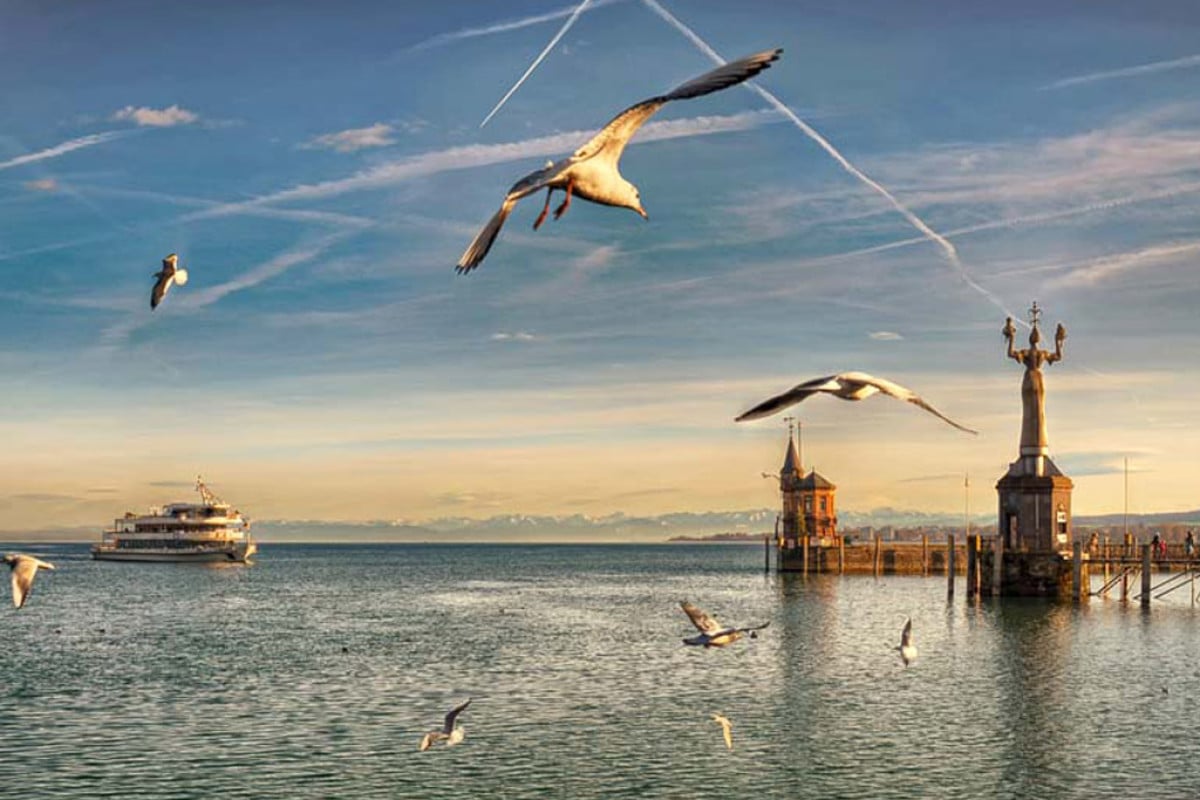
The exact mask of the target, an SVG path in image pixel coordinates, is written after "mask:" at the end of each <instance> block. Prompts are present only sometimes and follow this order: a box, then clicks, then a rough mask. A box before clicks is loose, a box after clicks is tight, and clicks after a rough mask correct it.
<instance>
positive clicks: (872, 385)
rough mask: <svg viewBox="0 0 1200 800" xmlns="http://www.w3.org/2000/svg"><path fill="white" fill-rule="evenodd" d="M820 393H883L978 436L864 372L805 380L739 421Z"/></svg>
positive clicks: (854, 395)
mask: <svg viewBox="0 0 1200 800" xmlns="http://www.w3.org/2000/svg"><path fill="white" fill-rule="evenodd" d="M819 392H826V393H828V394H831V395H833V396H834V397H840V398H842V399H843V400H863V399H865V398H867V397H870V396H871V395H873V394H879V393H880V392H882V393H883V394H886V395H889V396H891V397H895V398H896V399H897V400H906V401H908V402H910V403H912V404H913V405H915V406H920V407H921V408H923V409H925V410H926V411H928V412H929V413H930V414H933V415H934V416H935V417H937V418H938V419H941V420H942V421H944V422H948V423H950V424H951V425H953V426H954V427H956V428H958V429H959V430H960V431H966V432H967V433H978V431H973V430H971V429H970V428H967V427H964V426H962V425H959V424H958V423H957V422H955V421H954V420H952V419H950V418H949V417H947V416H946V415H945V414H943V413H942V412H940V411H938V410H937V409H936V408H934V407H933V406H931V405H929V403H926V402H925V401H924V400H922V399H921V397H920V396H919V395H918V394H917V393H916V392H914V391H913V390H911V389H906V388H904V387H903V386H901V385H900V384H898V383H892V382H891V381H889V380H885V379H884V378H876V377H875V376H874V375H868V374H867V373H865V372H843V373H841V374H840V375H826V376H825V377H824V378H813V379H812V380H811V381H805V382H804V383H801V384H799V385H797V386H793V387H792V388H791V389H788V390H787V391H786V392H784V393H783V394H778V395H775V396H774V397H772V398H770V399H769V400H764V401H762V402H761V403H759V404H758V405H756V406H755V407H754V408H752V409H750V410H749V411H747V412H746V413H744V414H742V415H741V416H739V417H738V418H737V421H738V422H745V421H746V420H751V419H760V418H762V417H767V416H770V415H771V414H774V413H775V412H776V411H781V410H783V409H785V408H787V407H788V406H792V405H795V404H796V403H799V402H800V401H801V400H805V399H807V398H809V397H811V396H812V395H814V394H817V393H819Z"/></svg>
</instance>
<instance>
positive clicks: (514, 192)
mask: <svg viewBox="0 0 1200 800" xmlns="http://www.w3.org/2000/svg"><path fill="white" fill-rule="evenodd" d="M782 52H783V50H782V49H778V48H777V49H775V50H764V51H763V52H761V53H755V54H754V55H752V56H747V57H745V58H741V59H738V60H737V61H731V62H729V63H728V64H724V65H722V66H720V67H717V68H716V69H714V70H712V71H710V72H706V73H704V74H703V75H701V76H700V77H698V78H693V79H692V80H690V81H688V82H687V83H685V84H683V85H682V86H679V87H677V88H676V89H673V90H672V91H670V92H667V93H666V94H663V95H658V96H657V97H651V98H650V99H649V100H643V101H642V102H640V103H638V104H637V105H633V106H630V107H629V108H627V109H625V110H624V111H622V112H621V113H620V114H618V115H617V116H616V117H615V118H614V119H613V120H612V121H611V122H609V123H608V124H607V125H605V126H604V128H603V129H602V130H601V131H600V132H599V133H597V134H596V135H595V136H593V137H592V138H591V140H590V141H589V142H588V143H587V144H585V145H583V147H580V148H579V149H578V150H576V151H575V152H574V153H573V154H572V155H570V156H568V157H567V158H564V159H562V160H560V161H551V162H548V163H547V164H546V166H545V167H543V168H542V169H539V170H538V171H537V172H531V173H529V174H528V175H526V176H525V177H524V178H521V180H519V181H517V182H516V183H514V184H513V187H512V188H511V189H509V190H508V194H507V195H506V196H505V197H504V202H503V203H502V204H501V205H500V210H499V211H497V212H496V213H495V214H494V215H492V218H491V219H490V220H488V222H487V224H486V225H484V226H483V229H482V230H481V231H479V233H478V234H477V235H476V236H475V240H474V241H472V242H471V245H470V246H469V247H468V248H467V250H466V252H464V253H463V254H462V258H460V259H459V260H458V266H457V267H456V268H455V269H456V270H457V271H458V272H459V273H460V274H461V273H466V272H470V271H471V270H473V269H475V268H476V267H478V266H479V264H480V262H481V261H483V258H484V256H486V255H487V253H488V250H490V249H491V247H492V243H493V242H494V241H496V235H497V234H499V233H500V228H501V227H502V226H503V225H504V221H505V220H506V219H508V215H509V214H511V213H512V210H513V208H514V207H515V206H516V204H517V201H519V200H521V199H522V198H525V197H528V196H529V195H531V194H536V193H537V192H539V191H541V190H542V189H545V190H546V204H545V206H543V207H542V213H541V214H539V215H538V218H537V221H536V222H534V223H533V229H534V230H537V229H538V228H539V227H540V226H541V224H542V223H543V222H544V221H545V220H546V214H547V213H548V212H549V211H550V197H551V196H552V195H553V194H554V190H555V189H560V190H562V191H563V192H565V193H566V199H564V200H563V202H562V204H561V205H560V206H559V207H558V208H556V209H555V210H554V218H555V219H558V218H559V217H561V216H562V215H563V213H564V212H565V211H566V210H567V209H568V208H570V206H571V198H572V197H574V196H578V197H582V198H583V199H584V200H590V201H591V202H593V203H599V204H601V205H606V206H616V207H618V208H628V209H631V210H633V211H635V212H637V213H638V214H640V215H641V216H642V218H643V219H648V217H647V215H646V210H645V209H644V208H642V200H641V197H640V195H639V194H638V189H637V187H636V186H634V185H633V184H632V183H630V182H629V181H627V180H625V178H623V177H621V172H620V169H619V166H618V162H619V161H620V160H621V153H622V152H624V150H625V145H627V144H628V143H629V140H630V139H631V138H633V135H634V134H635V133H637V131H638V128H640V127H642V125H643V124H644V123H645V122H646V120H648V119H650V117H652V116H654V113H655V112H656V111H658V110H659V109H660V108H662V107H663V106H664V105H666V104H667V103H669V102H671V101H672V100H687V99H689V98H692V97H700V96H702V95H706V94H710V93H712V92H716V91H719V90H721V89H726V88H728V87H730V86H734V85H736V84H739V83H741V82H742V81H744V80H747V79H749V78H753V77H754V76H755V75H757V74H758V73H760V72H762V71H763V70H764V69H767V67H769V66H770V65H771V62H772V61H775V60H776V59H777V58H779V54H780V53H782Z"/></svg>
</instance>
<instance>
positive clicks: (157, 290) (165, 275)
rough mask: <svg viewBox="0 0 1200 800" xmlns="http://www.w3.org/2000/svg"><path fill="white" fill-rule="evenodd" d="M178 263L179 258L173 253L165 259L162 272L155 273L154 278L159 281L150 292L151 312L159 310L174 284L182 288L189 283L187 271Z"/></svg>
mask: <svg viewBox="0 0 1200 800" xmlns="http://www.w3.org/2000/svg"><path fill="white" fill-rule="evenodd" d="M178 263H179V256H178V255H176V254H175V253H171V255H169V256H167V257H166V258H164V259H163V266H162V271H161V272H156V273H154V277H155V278H157V279H158V280H156V281H155V282H154V289H152V290H151V292H150V310H151V311H153V310H154V309H156V308H158V304H159V303H161V302H162V301H163V298H164V297H166V296H167V290H168V289H170V288H171V284H172V283H177V284H179V285H180V286H183V285H184V284H185V283H187V280H188V274H187V270H186V269H182V268H181V267H179V266H177V265H178Z"/></svg>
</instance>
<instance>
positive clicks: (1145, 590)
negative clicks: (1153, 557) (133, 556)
mask: <svg viewBox="0 0 1200 800" xmlns="http://www.w3.org/2000/svg"><path fill="white" fill-rule="evenodd" d="M1150 548H1151V545H1148V544H1144V545H1142V605H1143V606H1149V605H1150V577H1151V576H1150Z"/></svg>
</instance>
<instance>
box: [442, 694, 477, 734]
mask: <svg viewBox="0 0 1200 800" xmlns="http://www.w3.org/2000/svg"><path fill="white" fill-rule="evenodd" d="M469 705H471V699H470V698H467V702H465V703H463V704H462V705H458V706H455V707H454V708H452V709H450V711H449V713H447V714H446V721H445V724H443V725H442V732H443V733H446V734H451V733H454V721H455V720H456V719H458V715H459V714H461V713H462V712H464V711H466V710H467V706H469Z"/></svg>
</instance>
